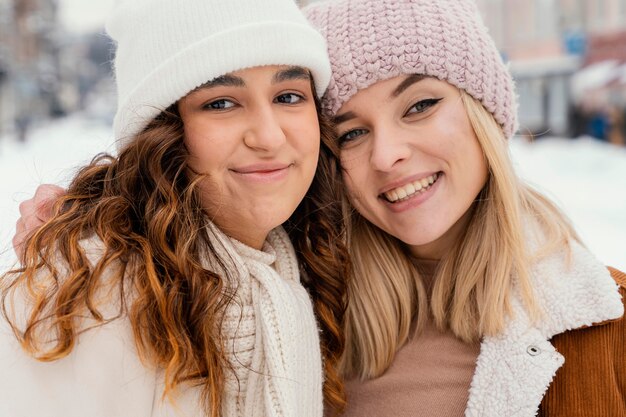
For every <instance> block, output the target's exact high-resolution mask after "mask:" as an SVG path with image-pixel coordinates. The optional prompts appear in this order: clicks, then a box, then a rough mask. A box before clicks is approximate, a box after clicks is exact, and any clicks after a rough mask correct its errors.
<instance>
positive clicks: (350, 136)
mask: <svg viewBox="0 0 626 417" xmlns="http://www.w3.org/2000/svg"><path fill="white" fill-rule="evenodd" d="M441 100H443V98H429V99H426V100H420V101H418V102H417V103H415V104H413V105H412V106H411V107H410V108H409V110H408V111H407V112H406V113H405V114H404V116H405V117H406V116H408V115H411V114H420V113H423V112H425V111H426V110H428V109H429V108H431V107H433V106H434V105H435V104H437V103H439V102H440V101H441ZM418 106H421V110H418ZM413 109H415V110H416V111H415V112H412V111H411V110H413ZM365 133H367V130H366V129H353V130H349V131H347V132H346V133H343V134H341V135H339V139H338V141H339V145H340V146H341V145H343V144H344V143H346V142H349V141H351V140H354V139H355V138H358V137H359V136H361V135H363V134H365Z"/></svg>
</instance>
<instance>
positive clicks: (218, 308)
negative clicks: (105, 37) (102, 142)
mask: <svg viewBox="0 0 626 417" xmlns="http://www.w3.org/2000/svg"><path fill="white" fill-rule="evenodd" d="M107 31H108V33H109V34H110V35H111V36H112V38H113V39H114V40H115V41H116V46H117V51H116V59H115V68H116V81H117V87H118V96H119V101H118V103H119V105H118V109H117V113H116V117H115V122H114V130H115V136H116V140H117V144H118V155H117V156H108V155H102V156H99V157H96V158H95V159H94V160H93V162H92V163H90V164H89V165H87V166H85V167H83V168H82V169H81V170H80V171H79V172H78V174H77V175H76V176H75V178H74V179H73V181H72V183H71V185H70V187H69V189H68V190H67V193H66V194H64V195H63V196H62V197H60V199H59V200H58V201H57V202H56V203H55V204H54V205H53V209H52V216H51V218H49V219H48V220H47V221H46V222H45V224H44V225H43V226H42V227H41V228H40V229H39V230H37V231H36V232H35V233H34V234H33V235H32V236H31V237H30V238H28V239H27V240H26V242H25V243H24V244H23V246H22V248H21V251H22V252H23V255H22V265H21V267H19V268H18V269H16V270H14V271H10V272H9V273H7V274H5V275H4V276H3V277H2V288H1V289H2V301H3V304H2V307H3V313H4V319H6V320H2V321H1V323H0V369H2V379H1V381H0V415H1V416H6V417H34V416H46V417H78V416H89V417H122V416H127V417H147V416H154V417H157V416H158V417H165V416H172V417H173V416H180V417H183V416H188V417H198V416H211V417H217V416H225V417H227V416H248V417H254V416H259V417H260V416H311V417H321V416H322V414H323V408H324V407H323V405H324V400H325V401H326V404H327V405H328V408H329V409H333V408H341V406H342V401H343V397H342V391H341V390H342V388H341V381H340V380H339V378H338V377H337V374H336V372H335V370H334V369H335V365H336V363H337V360H338V357H339V355H340V354H341V347H342V335H341V334H340V332H339V323H340V322H341V316H342V314H343V309H344V307H343V303H344V289H345V285H344V284H343V280H342V276H343V274H344V268H345V267H346V265H347V262H346V256H345V255H344V253H345V250H344V248H343V246H342V244H341V241H342V240H341V238H340V236H339V232H340V231H339V230H338V228H337V227H336V226H337V225H338V224H339V221H338V219H339V216H338V215H337V214H338V213H340V211H339V209H338V206H337V205H336V204H335V203H334V201H336V198H335V197H334V195H333V193H334V192H335V190H337V187H336V186H335V185H334V181H335V178H338V175H336V174H333V170H334V169H333V166H331V159H330V158H331V156H332V154H333V153H334V152H335V149H336V148H335V145H334V142H333V141H332V136H331V131H330V130H329V127H328V124H327V122H325V121H324V120H323V119H320V118H319V112H318V109H319V107H318V104H317V103H318V101H317V97H318V96H319V95H321V93H322V92H323V91H324V89H325V88H326V86H327V84H328V80H329V77H330V65H329V63H328V57H327V54H326V48H325V44H324V40H323V38H322V37H321V36H320V35H319V34H318V33H317V32H316V31H315V30H314V29H312V28H311V27H310V25H309V24H308V23H307V22H306V19H305V18H304V16H303V15H302V14H301V12H300V11H299V10H298V8H297V6H296V5H295V4H294V3H293V1H292V0H264V1H263V2H259V1H256V0H238V1H228V2H223V1H215V0H132V1H131V0H129V1H122V2H119V5H118V6H117V8H116V10H115V11H114V13H113V15H112V16H111V18H110V19H109V21H108V24H107ZM316 171H319V172H318V175H316V176H315V177H314V175H315V174H316ZM25 206H27V205H25ZM282 224H285V225H286V227H285V228H284V229H283V228H282V227H281V225H282ZM290 238H291V239H293V242H294V244H293V245H292V243H291V240H290ZM300 270H302V271H304V273H305V277H306V279H307V281H306V285H307V289H308V290H309V293H307V291H306V290H305V288H304V286H303V283H302V282H301V277H300ZM302 281H304V277H303V279H302ZM320 346H321V350H320Z"/></svg>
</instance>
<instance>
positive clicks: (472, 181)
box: [335, 75, 488, 259]
mask: <svg viewBox="0 0 626 417" xmlns="http://www.w3.org/2000/svg"><path fill="white" fill-rule="evenodd" d="M335 121H336V123H337V131H338V133H339V142H340V146H341V163H342V166H343V168H344V181H345V183H346V186H347V188H348V192H349V194H350V199H351V201H352V203H353V205H354V206H355V208H356V209H357V210H358V211H359V213H360V214H361V215H362V216H363V217H365V218H366V219H367V220H369V221H370V222H371V223H373V224H374V225H376V226H378V227H379V228H380V229H382V230H384V231H385V232H387V233H389V234H390V235H392V236H394V237H396V238H398V239H399V240H401V241H402V242H404V243H405V244H407V245H409V247H410V249H411V251H412V252H413V253H414V255H416V256H417V257H420V258H428V259H440V258H441V257H442V256H443V254H445V253H446V251H447V250H448V249H450V247H451V246H452V245H453V244H454V242H455V241H456V240H457V239H458V238H459V236H460V235H461V233H462V232H463V230H464V228H465V227H466V226H467V223H468V220H469V209H470V207H471V206H472V203H473V202H474V200H475V199H476V197H477V195H478V194H479V192H480V190H481V189H482V188H483V186H484V185H485V182H486V180H487V172H488V170H487V164H486V161H485V158H484V156H483V152H482V150H481V148H480V145H479V143H478V140H477V138H476V134H475V133H474V130H473V129H472V127H471V125H470V122H469V119H468V117H467V112H466V110H465V108H464V106H463V103H462V101H461V96H460V91H459V90H458V89H457V88H456V87H454V86H452V85H450V84H448V83H447V82H445V81H440V80H437V79H434V78H429V77H423V76H419V75H411V76H399V77H395V78H392V79H389V80H385V81H380V82H377V83H376V84H374V85H373V86H371V87H369V88H367V89H364V90H361V91H359V92H358V93H357V94H355V95H354V96H353V97H352V98H351V99H350V100H349V101H348V102H346V103H345V104H344V105H343V106H342V107H341V109H340V110H339V111H338V112H337V116H336V117H335Z"/></svg>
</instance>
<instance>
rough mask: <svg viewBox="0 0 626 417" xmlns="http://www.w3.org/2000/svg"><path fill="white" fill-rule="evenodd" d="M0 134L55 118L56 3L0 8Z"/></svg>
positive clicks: (10, 3)
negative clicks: (40, 119) (38, 120)
mask: <svg viewBox="0 0 626 417" xmlns="http://www.w3.org/2000/svg"><path fill="white" fill-rule="evenodd" d="M0 12H1V13H0V16H1V17H0V27H1V29H0V74H2V75H1V77H2V79H0V132H3V131H7V130H15V131H16V132H17V136H18V137H20V138H24V136H25V132H26V130H27V129H28V127H29V126H30V124H31V123H32V122H33V121H34V120H37V119H38V118H48V117H50V116H55V115H58V114H61V113H62V112H63V109H62V107H61V105H60V102H59V99H58V97H59V91H58V88H59V82H58V81H59V54H58V51H59V33H60V32H59V27H58V20H57V0H2V1H1V2H0Z"/></svg>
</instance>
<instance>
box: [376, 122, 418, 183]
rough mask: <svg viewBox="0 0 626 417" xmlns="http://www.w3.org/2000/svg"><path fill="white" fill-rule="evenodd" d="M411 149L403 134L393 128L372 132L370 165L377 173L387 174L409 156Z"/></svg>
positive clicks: (379, 128) (381, 128) (383, 128)
mask: <svg viewBox="0 0 626 417" xmlns="http://www.w3.org/2000/svg"><path fill="white" fill-rule="evenodd" d="M410 153H411V148H410V146H409V143H408V141H407V140H406V139H405V137H404V135H403V133H402V132H401V131H400V130H399V129H394V128H393V127H378V128H377V129H375V130H374V137H373V140H372V148H371V150H370V165H371V167H372V168H373V169H375V170H377V171H383V172H387V171H390V170H391V169H393V168H394V167H395V166H396V165H397V164H399V163H401V162H402V161H404V160H405V159H407V158H408V157H409V156H410Z"/></svg>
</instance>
